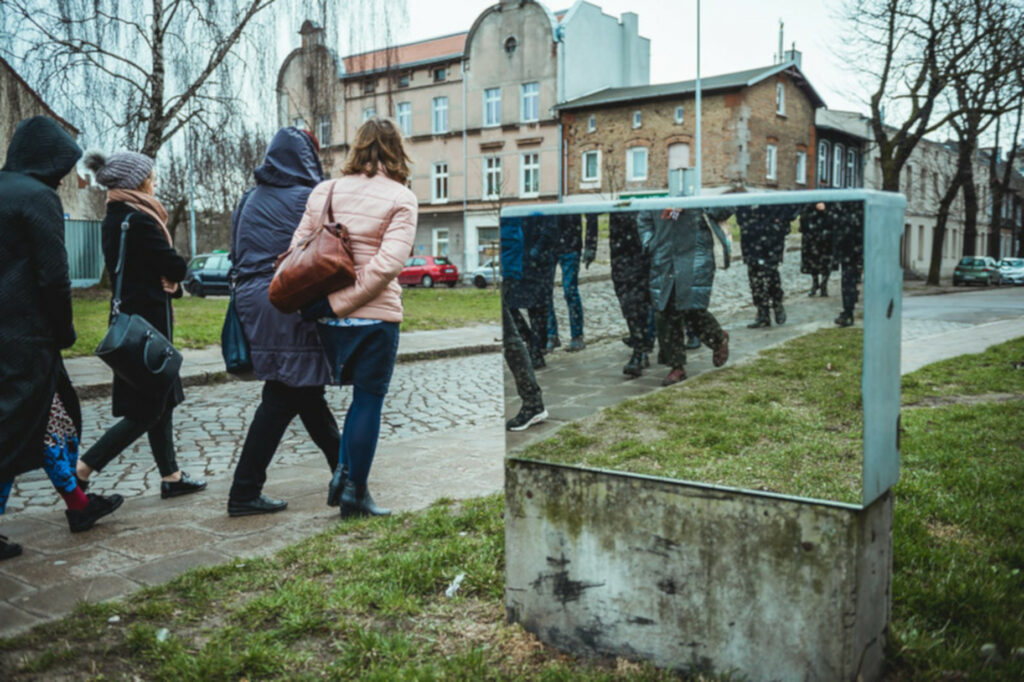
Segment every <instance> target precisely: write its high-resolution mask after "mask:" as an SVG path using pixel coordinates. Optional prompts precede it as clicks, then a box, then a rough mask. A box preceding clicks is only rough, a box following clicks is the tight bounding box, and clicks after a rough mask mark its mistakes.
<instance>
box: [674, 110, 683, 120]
mask: <svg viewBox="0 0 1024 682" xmlns="http://www.w3.org/2000/svg"><path fill="white" fill-rule="evenodd" d="M674 120H675V122H676V123H682V122H683V108H682V107H676V113H675V117H674Z"/></svg>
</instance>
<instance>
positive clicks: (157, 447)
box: [82, 401, 178, 476]
mask: <svg viewBox="0 0 1024 682" xmlns="http://www.w3.org/2000/svg"><path fill="white" fill-rule="evenodd" d="M168 402H170V401H168ZM173 413H174V406H173V405H170V406H168V407H167V409H165V410H164V412H163V414H160V415H157V416H156V417H154V418H152V419H151V420H149V421H135V420H134V419H129V418H128V417H125V418H123V419H122V420H121V421H119V422H117V423H116V424H114V425H113V426H111V427H110V428H109V429H107V432H106V433H104V434H103V435H102V436H100V439H99V440H98V441H96V442H95V443H93V444H92V447H91V448H89V449H88V450H87V451H86V453H85V454H84V455H82V461H83V462H85V463H86V464H88V465H89V467H90V468H91V469H94V470H96V471H102V470H103V467H105V466H107V464H109V463H110V461H111V460H113V459H114V458H115V457H117V456H118V455H120V454H121V452H122V451H124V450H125V449H126V448H127V447H128V446H129V445H131V444H132V443H134V442H135V441H136V440H137V439H138V438H139V436H141V435H142V434H144V433H145V434H147V435H148V436H149V447H150V448H151V449H152V450H153V460H154V461H155V462H156V467H157V469H159V470H160V476H170V475H171V474H173V473H174V472H176V471H177V470H178V461H177V459H176V458H175V455H174V427H173V424H172V423H171V415H172V414H173Z"/></svg>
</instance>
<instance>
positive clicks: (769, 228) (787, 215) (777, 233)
mask: <svg viewBox="0 0 1024 682" xmlns="http://www.w3.org/2000/svg"><path fill="white" fill-rule="evenodd" d="M799 212H800V207H799V206H797V205H795V204H766V205H755V206H742V207H740V208H738V209H736V222H738V223H739V225H740V245H741V250H742V251H743V262H744V263H746V264H748V265H750V264H751V263H756V264H758V265H778V264H779V263H781V262H782V254H783V253H784V252H785V250H786V235H787V234H789V223H790V222H791V221H792V220H794V219H795V218H796V217H797V215H798V214H799Z"/></svg>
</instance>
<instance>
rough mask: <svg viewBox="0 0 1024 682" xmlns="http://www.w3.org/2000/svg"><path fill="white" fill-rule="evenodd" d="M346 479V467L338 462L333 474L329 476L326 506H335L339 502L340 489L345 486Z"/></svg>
mask: <svg viewBox="0 0 1024 682" xmlns="http://www.w3.org/2000/svg"><path fill="white" fill-rule="evenodd" d="M347 480H348V468H347V467H345V466H344V465H343V464H341V463H340V462H339V463H338V466H336V467H335V468H334V475H333V476H332V477H331V483H330V485H328V486H327V506H328V507H337V506H338V505H339V504H341V491H342V489H343V488H344V487H345V481H347Z"/></svg>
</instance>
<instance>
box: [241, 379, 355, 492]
mask: <svg viewBox="0 0 1024 682" xmlns="http://www.w3.org/2000/svg"><path fill="white" fill-rule="evenodd" d="M296 415H297V416H298V417H299V419H301V420H302V425H303V426H304V427H306V431H307V432H308V433H309V437H310V438H312V439H313V442H314V443H316V446H317V447H318V448H320V450H321V451H322V452H323V453H324V457H325V458H326V459H327V466H328V467H329V469H330V471H334V469H335V467H337V465H338V452H339V450H340V448H341V436H340V434H339V433H338V423H337V422H336V421H335V420H334V414H333V413H332V412H331V408H330V407H328V405H327V400H326V399H325V398H324V387H323V386H289V385H288V384H284V383H281V382H280V381H267V382H265V383H264V384H263V400H262V401H261V402H260V405H259V407H257V408H256V414H255V415H253V418H252V423H250V424H249V433H248V434H247V435H246V437H245V444H244V445H243V446H242V454H241V455H240V456H239V458H238V464H237V465H236V466H235V476H234V481H232V483H231V493H230V497H231V499H232V500H237V501H240V502H247V501H249V500H254V499H256V498H257V497H259V495H260V493H261V492H262V491H263V484H264V483H266V481H267V467H268V466H270V460H271V458H273V456H274V453H275V452H276V451H277V447H278V445H280V443H281V438H283V437H284V432H285V431H286V430H287V428H288V425H289V424H290V423H291V421H292V420H293V419H294V418H295V417H296Z"/></svg>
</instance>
